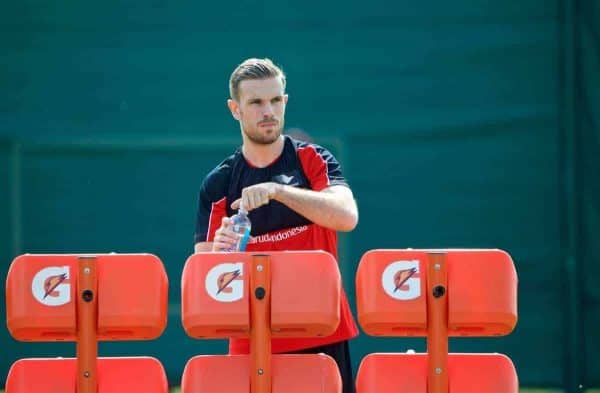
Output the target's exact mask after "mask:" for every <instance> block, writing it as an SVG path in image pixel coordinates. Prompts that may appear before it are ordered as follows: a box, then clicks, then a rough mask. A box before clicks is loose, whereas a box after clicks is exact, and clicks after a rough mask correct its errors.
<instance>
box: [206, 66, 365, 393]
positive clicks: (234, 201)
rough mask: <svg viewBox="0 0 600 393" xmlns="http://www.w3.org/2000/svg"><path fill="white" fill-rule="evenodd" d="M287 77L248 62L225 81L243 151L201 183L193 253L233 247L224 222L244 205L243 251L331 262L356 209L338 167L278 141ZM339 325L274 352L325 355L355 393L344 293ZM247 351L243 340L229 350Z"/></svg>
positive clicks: (289, 141) (324, 156) (315, 152)
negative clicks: (314, 255)
mask: <svg viewBox="0 0 600 393" xmlns="http://www.w3.org/2000/svg"><path fill="white" fill-rule="evenodd" d="M285 82H286V80H285V75H284V74H283V72H282V71H281V70H280V69H279V68H278V67H277V66H275V65H274V64H273V63H272V62H271V60H269V59H248V60H246V61H244V62H243V63H242V64H240V65H239V66H238V67H237V68H236V69H235V70H234V71H233V73H232V75H231V78H230V80H229V90H230V95H231V98H230V99H229V100H227V106H228V107H229V110H230V111H231V114H232V116H233V117H234V118H235V119H236V120H237V121H239V123H240V128H241V134H242V146H241V148H240V149H238V150H236V151H235V152H234V153H233V154H232V155H231V156H229V157H228V158H226V159H225V160H224V161H223V162H222V163H221V164H219V165H218V166H217V167H216V168H215V169H213V170H212V171H211V172H210V173H209V174H208V175H207V177H206V178H205V179H204V181H203V183H202V186H201V189H200V197H199V203H198V216H197V224H196V235H195V242H196V244H195V250H196V252H200V251H226V250H228V249H230V248H231V247H232V245H234V243H235V242H236V236H237V235H236V234H235V233H234V232H233V231H232V229H231V220H230V218H229V217H230V216H232V215H233V214H234V213H235V210H236V209H238V208H239V206H240V204H242V205H243V206H244V207H245V208H246V210H247V211H248V212H249V213H248V216H249V218H250V221H251V222H252V231H251V238H250V240H249V241H248V246H247V248H246V251H281V250H324V251H327V252H329V253H331V254H332V255H333V256H334V257H335V258H336V259H337V234H336V231H351V230H352V229H354V227H355V226H356V224H357V222H358V209H357V207H356V203H355V201H354V197H353V195H352V191H351V190H350V188H349V187H348V185H347V184H346V181H345V179H344V177H343V175H342V171H341V169H340V165H339V163H338V162H337V160H336V159H335V157H333V155H332V154H331V153H330V152H328V151H327V150H326V149H324V148H322V147H320V146H318V145H315V144H310V143H306V142H300V141H297V140H294V139H293V138H291V137H289V136H284V135H282V130H283V127H284V117H285V107H286V104H287V101H288V95H287V94H286V93H285ZM340 311H341V322H340V325H339V327H338V329H337V331H336V332H335V333H334V334H333V335H332V336H329V337H322V338H309V339H293V340H292V339H277V338H276V339H273V341H272V350H273V353H321V352H323V353H326V354H328V355H330V356H332V357H333V358H334V359H335V360H336V362H337V364H338V367H339V369H340V374H341V376H342V382H343V385H344V392H352V391H354V382H353V379H352V368H351V363H350V356H349V351H348V340H349V339H351V338H353V337H355V336H356V335H357V334H358V329H357V327H356V324H355V322H354V319H353V317H352V314H351V312H350V308H349V306H348V301H347V299H346V295H345V293H342V302H341V304H340ZM229 350H230V353H232V354H239V353H248V352H249V345H248V340H240V339H237V340H234V339H232V340H231V341H230V344H229Z"/></svg>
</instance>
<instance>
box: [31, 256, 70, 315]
mask: <svg viewBox="0 0 600 393" xmlns="http://www.w3.org/2000/svg"><path fill="white" fill-rule="evenodd" d="M31 292H32V293H33V297H34V298H35V299H36V300H37V301H38V302H40V303H42V304H43V305H46V306H53V307H54V306H62V305H63V304H67V303H69V302H70V301H71V284H70V283H69V267H68V266H62V267H54V266H53V267H46V268H44V269H42V270H40V271H39V272H37V273H36V274H35V276H33V281H32V282H31Z"/></svg>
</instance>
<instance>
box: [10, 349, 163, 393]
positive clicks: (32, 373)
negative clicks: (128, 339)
mask: <svg viewBox="0 0 600 393" xmlns="http://www.w3.org/2000/svg"><path fill="white" fill-rule="evenodd" d="M76 373H77V360H76V359H74V358H67V359H21V360H18V361H16V362H15V363H14V364H13V365H12V367H11V368H10V371H9V372H8V377H7V379H6V391H7V392H11V393H69V392H73V393H75V392H76V390H77V380H76ZM97 381H98V393H108V392H110V393H113V392H129V393H167V392H168V391H169V386H168V383H167V376H166V374H165V370H164V368H163V366H162V364H160V362H159V361H158V360H157V359H155V358H151V357H118V358H98V378H97Z"/></svg>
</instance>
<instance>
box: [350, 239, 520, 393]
mask: <svg viewBox="0 0 600 393" xmlns="http://www.w3.org/2000/svg"><path fill="white" fill-rule="evenodd" d="M356 296H357V308H358V320H359V323H360V325H361V326H362V328H363V329H364V330H365V332H366V333H368V334H370V335H374V336H425V337H427V353H426V354H379V353H378V354H371V355H368V356H367V357H365V358H364V359H363V361H362V362H361V365H360V367H359V370H358V374H357V380H356V387H357V391H358V392H399V393H407V392H414V393H417V392H419V393H425V392H429V393H434V392H435V393H439V392H443V393H447V392H450V393H470V392H473V393H475V392H486V393H511V392H515V393H516V392H518V379H517V374H516V371H515V368H514V366H513V364H512V362H511V360H510V359H509V358H508V357H506V356H504V355H499V354H448V336H468V337H476V336H501V335H506V334H509V333H510V332H511V331H512V330H513V329H514V327H515V325H516V322H517V275H516V271H515V268H514V265H513V262H512V259H511V258H510V256H509V255H508V254H507V253H505V252H503V251H500V250H373V251H369V252H367V253H366V254H365V255H364V256H363V257H362V259H361V262H360V265H359V268H358V271H357V275H356Z"/></svg>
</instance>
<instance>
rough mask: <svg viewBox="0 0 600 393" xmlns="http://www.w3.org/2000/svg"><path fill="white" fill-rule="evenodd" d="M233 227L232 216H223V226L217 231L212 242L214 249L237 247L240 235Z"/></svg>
mask: <svg viewBox="0 0 600 393" xmlns="http://www.w3.org/2000/svg"><path fill="white" fill-rule="evenodd" d="M231 227H232V224H231V218H229V217H223V219H222V220H221V226H220V227H219V229H217V230H216V231H215V238H214V239H213V243H212V250H213V251H229V250H231V249H232V248H234V247H235V245H236V243H237V241H238V235H237V234H236V233H235V232H233V230H232V228H231Z"/></svg>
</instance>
